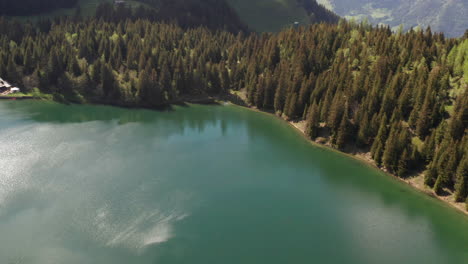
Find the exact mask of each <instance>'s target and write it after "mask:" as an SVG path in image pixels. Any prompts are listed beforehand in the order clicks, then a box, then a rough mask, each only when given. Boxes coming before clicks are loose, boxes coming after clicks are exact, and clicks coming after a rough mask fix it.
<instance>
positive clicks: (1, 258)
mask: <svg viewBox="0 0 468 264" xmlns="http://www.w3.org/2000/svg"><path fill="white" fill-rule="evenodd" d="M0 234H1V235H0V263H8V264H10V263H11V264H13V263H15V264H17V263H38V264H55V263H57V264H63V263H67V264H75V263H77V264H78V263H80V264H83V263H99V264H107V263H112V264H115V263H136V264H140V263H145V264H146V263H152V264H153V263H157V264H172V263H191V264H198V263H200V264H202V263H203V264H206V263H224V264H230V263H233V264H234V263H235V264H239V263H243V264H250V263H252V264H254V263H255V264H259V263H269V264H271V263H282V264H283V263H327V264H334V263H340V264H341V263H347V264H367V263H369V264H370V263H372V264H373V263H379V264H382V263H384V264H386V263H389V264H394V263H398V264H406V263H407V264H414V263H425V264H432V263H434V264H441V263H449V264H451V263H468V218H467V217H466V216H464V215H462V214H461V213H460V212H457V211H455V210H454V209H452V208H449V207H448V206H446V205H445V204H443V203H442V202H440V201H438V200H436V199H434V198H431V197H429V196H427V195H424V194H421V193H419V192H417V191H415V190H413V189H412V188H411V187H409V186H407V185H406V184H404V183H401V182H399V181H398V180H396V179H394V178H392V177H389V176H387V175H385V174H383V173H381V172H379V171H378V170H376V169H373V168H370V167H368V166H367V165H365V164H362V163H361V162H358V161H356V160H354V159H351V158H348V157H346V156H344V155H342V154H339V153H336V152H334V151H329V150H326V149H323V148H319V147H315V146H312V145H311V144H310V143H309V142H307V140H305V139H304V137H302V136H301V135H300V133H299V132H298V131H296V130H294V129H293V128H291V127H290V126H289V125H288V124H286V123H285V122H283V121H281V120H279V119H277V118H274V117H272V116H270V115H267V114H264V113H257V112H253V111H250V110H248V109H244V108H241V107H237V106H232V105H220V106H203V105H189V106H187V107H184V106H176V107H174V109H173V110H172V111H163V112H158V111H150V110H135V109H122V108H114V107H107V106H90V105H82V106H78V105H71V106H67V105H61V104H56V103H52V102H41V101H3V102H0Z"/></svg>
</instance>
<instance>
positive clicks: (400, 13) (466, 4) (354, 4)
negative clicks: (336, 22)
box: [318, 0, 468, 37]
mask: <svg viewBox="0 0 468 264" xmlns="http://www.w3.org/2000/svg"><path fill="white" fill-rule="evenodd" d="M318 2H319V3H321V4H323V5H324V6H326V7H327V8H329V9H331V10H333V11H334V12H336V13H337V14H339V15H341V16H344V17H346V18H356V19H358V20H362V19H364V18H367V19H368V20H369V21H370V22H372V23H374V24H378V23H384V24H389V25H390V26H392V27H395V28H396V27H398V26H399V25H401V24H403V25H404V27H405V29H408V28H410V27H416V26H421V27H423V28H425V27H427V26H431V28H432V30H434V31H441V32H444V33H445V34H446V35H447V36H450V37H455V36H461V35H462V34H463V33H464V32H465V30H466V29H468V1H466V0H415V1H404V0H318Z"/></svg>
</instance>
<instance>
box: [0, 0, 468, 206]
mask: <svg viewBox="0 0 468 264" xmlns="http://www.w3.org/2000/svg"><path fill="white" fill-rule="evenodd" d="M148 1H149V0H148ZM220 9H221V10H224V9H223V7H220ZM100 10H101V11H99V10H98V12H97V16H96V17H95V18H89V19H83V18H80V17H70V18H60V19H56V20H54V21H42V22H40V23H39V24H38V25H37V26H36V25H33V24H20V23H18V22H15V21H10V20H8V19H5V18H0V31H1V32H6V34H2V35H1V36H0V76H1V77H3V78H4V79H6V80H8V81H10V82H12V83H14V84H16V85H19V86H21V87H24V89H26V92H32V91H35V92H37V91H39V92H42V93H47V94H52V95H54V98H55V99H56V100H59V101H66V102H73V103H103V104H112V105H120V106H139V107H155V108H156V107H161V106H164V105H168V104H172V103H175V102H180V101H182V100H184V98H187V97H190V96H208V95H211V96H219V95H223V94H228V93H230V92H232V91H233V92H234V93H242V94H245V97H246V100H247V103H248V104H249V105H251V106H252V107H256V108H258V109H261V110H264V111H270V112H274V113H276V114H277V115H280V116H283V117H284V118H286V119H288V120H296V121H299V120H305V121H306V134H307V136H308V137H309V138H310V139H312V140H319V141H322V142H327V143H328V144H330V145H331V146H333V147H334V148H336V149H339V150H342V151H345V152H351V151H353V150H356V149H359V150H362V151H369V152H370V153H371V156H372V159H373V160H374V161H375V163H376V164H377V165H378V166H379V167H381V168H382V169H384V170H386V171H388V172H390V173H392V174H395V175H397V176H398V177H401V178H405V177H408V176H409V175H414V174H417V173H421V172H424V175H425V184H427V185H428V186H431V187H432V188H433V189H434V191H435V192H436V193H437V194H439V195H444V194H445V193H447V192H452V191H453V192H454V193H455V198H456V200H457V201H458V202H462V201H466V203H467V208H468V200H467V196H468V133H467V131H468V130H467V128H468V89H466V87H467V83H468V34H465V36H464V37H462V38H459V39H452V38H446V37H445V36H444V35H443V34H442V33H434V32H432V31H431V29H430V28H427V29H426V30H420V31H416V30H410V31H409V32H407V33H403V32H397V33H393V32H392V31H391V30H390V28H388V27H386V26H376V27H374V26H370V25H368V24H366V23H360V24H357V23H353V22H347V21H345V20H342V21H340V22H339V23H335V24H327V23H319V24H314V25H311V26H308V27H299V28H297V29H296V28H291V29H289V30H284V31H282V32H280V33H263V34H258V33H248V32H245V31H243V30H237V32H238V33H234V32H235V31H236V30H235V29H234V28H231V29H230V30H219V28H218V29H214V28H211V27H207V26H202V27H197V26H192V27H188V28H187V27H186V26H187V25H184V23H181V24H182V25H178V24H177V23H167V22H168V21H166V20H162V21H161V20H159V19H156V18H151V14H148V15H147V16H146V17H145V16H143V15H142V16H141V17H138V16H136V15H135V14H136V12H141V10H138V9H137V10H127V11H126V12H127V15H122V14H123V13H122V12H121V11H122V10H119V7H115V9H114V7H113V8H111V9H109V8H101V9H100ZM142 17H143V19H142ZM187 23H191V22H187ZM220 23H221V22H220ZM236 24H237V23H236ZM227 28H229V26H228V27H227ZM238 29H241V28H238Z"/></svg>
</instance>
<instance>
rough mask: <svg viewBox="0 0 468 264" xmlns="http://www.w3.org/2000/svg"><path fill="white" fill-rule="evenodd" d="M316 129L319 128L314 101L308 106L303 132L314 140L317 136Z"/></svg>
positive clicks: (316, 107)
mask: <svg viewBox="0 0 468 264" xmlns="http://www.w3.org/2000/svg"><path fill="white" fill-rule="evenodd" d="M318 129H319V114H318V106H317V104H316V103H315V102H314V103H313V104H312V105H311V106H310V108H309V111H308V114H307V120H306V129H305V134H306V136H307V137H308V138H310V139H312V140H314V139H315V138H316V137H317V136H318Z"/></svg>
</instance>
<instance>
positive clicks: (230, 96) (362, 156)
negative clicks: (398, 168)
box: [0, 92, 468, 217]
mask: <svg viewBox="0 0 468 264" xmlns="http://www.w3.org/2000/svg"><path fill="white" fill-rule="evenodd" d="M243 97H244V96H243V95H242V94H238V93H232V92H230V93H227V94H225V95H218V96H196V97H194V98H192V97H185V98H183V99H181V100H179V101H177V102H171V104H170V105H178V104H186V103H188V104H217V103H219V102H229V103H230V104H232V105H235V106H238V107H242V108H244V109H247V110H249V111H254V112H258V113H262V114H266V115H269V116H271V117H274V118H277V119H279V120H281V121H283V122H285V123H286V124H288V125H289V126H291V127H292V128H293V129H294V130H295V131H296V132H297V133H298V134H300V136H302V137H303V139H304V140H306V141H307V143H309V144H311V145H312V146H314V147H319V148H323V149H326V150H329V151H334V152H335V153H338V154H340V155H344V156H346V157H348V158H352V159H354V160H356V161H358V162H360V163H361V164H363V165H365V166H368V167H369V168H372V169H376V170H378V171H379V172H381V173H384V174H385V175H387V176H390V177H392V178H394V179H395V180H398V181H399V182H401V183H405V184H407V185H409V186H411V187H412V188H413V189H414V190H416V191H418V192H419V193H422V194H425V195H427V196H429V197H432V198H435V199H437V200H439V201H440V202H442V203H443V204H444V205H446V206H448V207H450V208H453V209H455V210H456V211H457V212H459V213H461V214H462V215H464V216H465V217H468V210H466V209H465V203H463V202H461V203H457V202H455V200H454V197H453V196H454V195H453V192H449V193H450V195H447V196H439V195H437V194H436V193H435V192H434V190H432V189H431V188H429V187H428V186H426V185H425V184H424V173H418V174H410V175H409V176H408V177H407V178H405V179H403V178H400V177H398V176H396V175H394V174H392V173H390V172H388V171H386V170H384V169H382V168H380V167H378V166H377V165H376V164H375V163H374V161H373V160H372V159H371V158H370V157H369V155H370V153H369V152H355V153H351V152H344V151H340V150H338V149H336V148H333V147H332V146H330V145H328V144H326V143H325V144H324V143H320V142H317V141H313V140H310V139H309V138H307V136H306V135H305V128H304V126H305V120H301V121H299V122H294V121H289V120H287V119H285V118H283V117H282V116H278V115H276V114H275V113H272V112H268V111H263V110H260V109H257V108H256V107H252V106H250V105H248V104H247V103H246V100H245V98H243ZM1 99H4V98H0V100H1ZM5 99H6V98H5ZM9 99H10V100H11V98H9ZM18 99H19V100H22V99H24V100H27V99H32V100H35V99H44V98H39V97H29V96H28V97H24V98H18ZM13 100H14V99H13ZM45 100H47V99H45ZM50 101H54V100H50ZM59 103H60V102H59ZM106 105H110V106H115V107H125V106H122V105H112V104H106ZM131 108H134V107H131ZM136 108H141V107H136ZM142 108H143V109H151V110H158V109H157V108H146V107H142Z"/></svg>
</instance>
